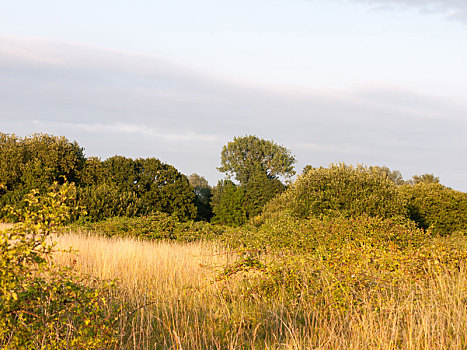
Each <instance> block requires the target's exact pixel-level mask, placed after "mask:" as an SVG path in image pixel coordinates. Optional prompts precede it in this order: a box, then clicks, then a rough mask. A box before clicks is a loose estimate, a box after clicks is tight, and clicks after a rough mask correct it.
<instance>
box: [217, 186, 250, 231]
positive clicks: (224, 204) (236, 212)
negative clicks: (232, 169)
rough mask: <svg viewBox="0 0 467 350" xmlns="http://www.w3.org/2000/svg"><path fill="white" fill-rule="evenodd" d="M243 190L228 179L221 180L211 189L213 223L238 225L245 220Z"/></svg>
mask: <svg viewBox="0 0 467 350" xmlns="http://www.w3.org/2000/svg"><path fill="white" fill-rule="evenodd" d="M244 200H245V190H244V188H243V187H241V186H237V185H235V184H234V183H233V182H232V181H230V180H221V181H219V182H218V184H217V186H216V187H215V188H214V190H213V196H212V207H213V213H214V216H213V218H212V220H211V221H212V222H213V223H215V224H227V225H231V226H240V225H243V224H244V223H245V222H246V221H247V212H246V208H245V206H244Z"/></svg>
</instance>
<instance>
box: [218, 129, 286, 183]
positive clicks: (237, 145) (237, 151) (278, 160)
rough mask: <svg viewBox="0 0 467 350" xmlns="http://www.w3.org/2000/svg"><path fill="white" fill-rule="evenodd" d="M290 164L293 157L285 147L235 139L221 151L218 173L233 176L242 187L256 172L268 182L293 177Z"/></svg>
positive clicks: (253, 140)
mask: <svg viewBox="0 0 467 350" xmlns="http://www.w3.org/2000/svg"><path fill="white" fill-rule="evenodd" d="M294 163H295V158H294V157H293V156H292V154H291V153H290V151H289V150H288V149H286V148H285V147H283V146H280V145H278V144H276V143H275V142H274V141H270V140H263V139H260V138H259V137H257V136H251V135H250V136H244V137H235V138H234V140H233V141H231V142H229V143H228V144H227V145H226V146H224V147H223V148H222V152H221V164H222V166H221V167H219V168H218V170H219V171H221V172H223V173H227V174H229V175H235V179H236V180H237V181H239V182H240V183H241V184H242V185H245V184H247V183H248V182H249V181H250V178H251V177H252V176H253V175H254V174H256V173H258V172H260V173H264V174H266V176H267V177H268V178H270V179H275V178H277V177H278V176H284V177H286V178H290V177H292V176H293V175H294V174H295V171H294V170H293V164H294Z"/></svg>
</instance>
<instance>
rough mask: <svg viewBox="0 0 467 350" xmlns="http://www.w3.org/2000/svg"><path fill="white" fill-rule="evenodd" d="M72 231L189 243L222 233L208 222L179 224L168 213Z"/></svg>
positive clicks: (93, 225) (89, 226)
mask: <svg viewBox="0 0 467 350" xmlns="http://www.w3.org/2000/svg"><path fill="white" fill-rule="evenodd" d="M75 227H77V228H79V229H80V230H85V231H87V232H90V233H94V234H99V235H103V236H106V237H132V238H141V239H147V240H176V241H182V242H191V241H197V240H206V239H212V238H214V237H217V236H219V235H221V234H222V232H223V229H222V228H221V227H219V226H214V225H211V224H209V223H207V222H203V221H199V222H194V221H186V222H181V221H179V220H178V219H177V218H176V217H174V216H170V215H168V214H167V213H154V214H153V215H151V216H147V217H133V218H128V217H112V218H109V219H106V220H103V221H99V222H93V223H85V224H81V225H80V224H77V225H75Z"/></svg>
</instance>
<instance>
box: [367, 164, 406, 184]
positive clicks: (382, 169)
mask: <svg viewBox="0 0 467 350" xmlns="http://www.w3.org/2000/svg"><path fill="white" fill-rule="evenodd" d="M369 169H370V170H371V171H374V172H376V173H380V174H382V175H383V176H385V177H387V178H388V179H389V180H391V181H392V182H394V183H395V184H396V185H403V184H405V181H404V178H403V177H402V174H401V172H400V171H399V170H391V169H389V168H388V167H387V166H370V167H369Z"/></svg>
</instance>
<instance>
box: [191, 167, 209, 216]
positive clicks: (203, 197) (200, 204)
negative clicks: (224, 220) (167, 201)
mask: <svg viewBox="0 0 467 350" xmlns="http://www.w3.org/2000/svg"><path fill="white" fill-rule="evenodd" d="M188 182H189V183H190V186H191V187H192V188H193V191H194V193H195V205H196V208H197V217H196V219H197V220H204V221H210V220H211V218H212V208H211V203H210V202H211V197H212V189H211V187H210V186H209V183H208V181H207V180H206V179H205V178H204V177H202V176H199V175H198V174H194V173H193V174H191V175H190V176H189V177H188Z"/></svg>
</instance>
